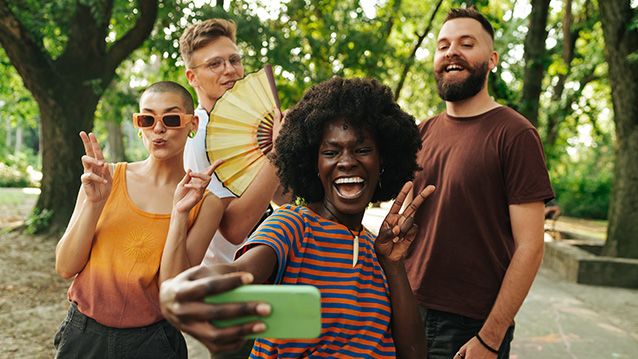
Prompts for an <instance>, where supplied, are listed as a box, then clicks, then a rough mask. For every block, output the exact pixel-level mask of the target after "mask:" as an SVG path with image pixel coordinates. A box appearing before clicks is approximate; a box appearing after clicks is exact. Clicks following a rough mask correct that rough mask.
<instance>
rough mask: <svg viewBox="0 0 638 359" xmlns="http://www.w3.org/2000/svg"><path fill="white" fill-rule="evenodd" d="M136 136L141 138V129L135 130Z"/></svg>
mask: <svg viewBox="0 0 638 359" xmlns="http://www.w3.org/2000/svg"><path fill="white" fill-rule="evenodd" d="M137 137H139V138H142V130H139V131H137Z"/></svg>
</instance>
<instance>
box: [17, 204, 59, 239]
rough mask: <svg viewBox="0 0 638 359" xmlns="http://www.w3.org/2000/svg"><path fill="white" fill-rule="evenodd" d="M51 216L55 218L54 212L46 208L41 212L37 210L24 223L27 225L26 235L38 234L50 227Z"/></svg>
mask: <svg viewBox="0 0 638 359" xmlns="http://www.w3.org/2000/svg"><path fill="white" fill-rule="evenodd" d="M51 216H53V211H52V210H49V209H46V208H45V209H43V210H42V211H40V210H39V209H38V208H35V209H34V210H33V212H31V214H29V216H28V217H27V219H26V220H25V221H24V224H25V225H26V228H25V230H24V233H25V234H37V233H41V232H43V231H44V230H46V229H47V228H48V227H49V221H50V219H51Z"/></svg>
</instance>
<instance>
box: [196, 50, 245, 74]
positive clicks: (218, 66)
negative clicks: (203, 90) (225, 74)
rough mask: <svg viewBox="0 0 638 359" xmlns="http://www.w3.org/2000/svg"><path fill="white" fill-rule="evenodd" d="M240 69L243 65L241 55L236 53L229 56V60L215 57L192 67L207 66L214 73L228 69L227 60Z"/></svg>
mask: <svg viewBox="0 0 638 359" xmlns="http://www.w3.org/2000/svg"><path fill="white" fill-rule="evenodd" d="M227 61H228V63H229V64H230V65H231V66H232V67H234V68H236V69H238V68H241V67H242V63H241V55H238V54H235V55H232V56H231V57H229V58H228V60H225V59H222V58H221V57H215V58H214V59H211V60H210V61H208V62H204V63H203V64H199V65H197V66H193V67H191V69H196V68H198V67H202V66H206V67H208V69H209V70H210V71H212V72H213V73H218V72H222V71H224V70H225V69H226V62H227Z"/></svg>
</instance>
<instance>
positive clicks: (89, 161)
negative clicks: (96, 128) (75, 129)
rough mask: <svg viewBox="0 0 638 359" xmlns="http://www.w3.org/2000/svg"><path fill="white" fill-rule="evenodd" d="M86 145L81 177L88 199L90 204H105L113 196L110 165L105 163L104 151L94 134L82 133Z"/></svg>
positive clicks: (81, 136)
mask: <svg viewBox="0 0 638 359" xmlns="http://www.w3.org/2000/svg"><path fill="white" fill-rule="evenodd" d="M80 138H82V143H83V144H84V152H85V153H86V154H85V155H84V156H82V165H83V166H84V174H82V176H81V177H80V180H81V181H82V188H84V194H85V195H86V199H87V200H88V201H90V202H105V201H106V200H107V199H108V198H109V194H111V186H112V185H113V178H112V177H111V172H110V171H109V164H108V163H106V161H104V155H103V154H102V149H101V148H100V145H99V144H98V143H97V139H96V138H95V135H94V134H93V133H89V134H88V135H87V134H86V132H84V131H82V132H80Z"/></svg>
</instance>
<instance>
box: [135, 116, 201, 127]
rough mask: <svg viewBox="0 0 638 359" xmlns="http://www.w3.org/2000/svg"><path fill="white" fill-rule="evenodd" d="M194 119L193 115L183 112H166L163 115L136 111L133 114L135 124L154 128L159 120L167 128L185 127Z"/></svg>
mask: <svg viewBox="0 0 638 359" xmlns="http://www.w3.org/2000/svg"><path fill="white" fill-rule="evenodd" d="M192 119H193V115H187V114H183V113H165V114H163V115H152V114H150V113H136V114H133V126H135V127H136V128H153V127H155V124H156V123H157V121H160V122H162V124H164V126H165V127H166V128H171V129H172V128H183V127H184V126H186V124H187V123H189V122H191V120H192Z"/></svg>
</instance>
